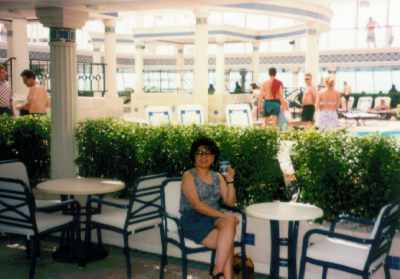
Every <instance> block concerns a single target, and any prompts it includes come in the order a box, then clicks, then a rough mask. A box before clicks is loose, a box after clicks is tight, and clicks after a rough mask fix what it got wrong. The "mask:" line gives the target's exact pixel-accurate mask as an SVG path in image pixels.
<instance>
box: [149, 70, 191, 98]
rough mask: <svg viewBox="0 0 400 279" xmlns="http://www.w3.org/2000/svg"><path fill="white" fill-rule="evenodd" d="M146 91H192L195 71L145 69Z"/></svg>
mask: <svg viewBox="0 0 400 279" xmlns="http://www.w3.org/2000/svg"><path fill="white" fill-rule="evenodd" d="M143 75H144V92H145V93H174V92H177V93H190V92H192V89H193V71H192V70H184V71H176V70H145V71H144V72H143Z"/></svg>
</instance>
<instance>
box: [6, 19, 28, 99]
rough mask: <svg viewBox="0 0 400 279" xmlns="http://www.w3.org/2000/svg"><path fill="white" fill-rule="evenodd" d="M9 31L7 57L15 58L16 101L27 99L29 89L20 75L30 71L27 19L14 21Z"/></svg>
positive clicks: (13, 74) (13, 80)
mask: <svg viewBox="0 0 400 279" xmlns="http://www.w3.org/2000/svg"><path fill="white" fill-rule="evenodd" d="M7 27H8V29H7V40H8V44H7V48H8V49H7V56H8V57H15V60H14V61H13V69H12V84H13V96H14V100H15V101H18V100H20V101H22V100H25V99H26V96H27V93H28V89H27V87H26V86H25V84H24V83H23V82H22V79H21V77H20V74H21V72H22V71H23V70H25V69H29V49H28V34H27V21H26V19H13V20H12V21H11V23H9V24H8V26H7Z"/></svg>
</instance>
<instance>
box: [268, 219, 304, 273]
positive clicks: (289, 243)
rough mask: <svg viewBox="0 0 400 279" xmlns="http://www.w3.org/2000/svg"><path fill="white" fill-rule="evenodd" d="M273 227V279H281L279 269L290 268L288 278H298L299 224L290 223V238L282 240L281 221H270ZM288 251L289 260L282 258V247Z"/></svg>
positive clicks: (271, 271) (271, 270)
mask: <svg viewBox="0 0 400 279" xmlns="http://www.w3.org/2000/svg"><path fill="white" fill-rule="evenodd" d="M270 225H271V267H270V275H271V278H272V279H279V267H281V266H284V267H287V268H288V278H289V279H296V278H297V263H296V258H297V257H296V256H297V238H298V234H299V222H298V221H289V228H288V237H287V238H281V237H280V234H279V221H270ZM282 246H286V247H287V249H288V257H287V259H284V258H281V257H280V251H281V247H282Z"/></svg>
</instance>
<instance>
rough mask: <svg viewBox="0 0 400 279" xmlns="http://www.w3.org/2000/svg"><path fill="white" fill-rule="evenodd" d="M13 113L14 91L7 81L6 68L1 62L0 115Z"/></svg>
mask: <svg viewBox="0 0 400 279" xmlns="http://www.w3.org/2000/svg"><path fill="white" fill-rule="evenodd" d="M2 114H7V115H12V91H11V87H10V85H9V84H8V82H7V71H6V68H5V67H4V66H3V65H2V64H0V115H2Z"/></svg>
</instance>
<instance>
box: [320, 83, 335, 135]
mask: <svg viewBox="0 0 400 279" xmlns="http://www.w3.org/2000/svg"><path fill="white" fill-rule="evenodd" d="M324 83H325V88H324V89H322V90H321V91H320V92H319V93H318V95H317V100H316V103H315V106H316V109H317V112H318V117H317V123H316V124H317V127H318V128H319V129H320V130H322V131H326V130H333V129H336V128H338V127H339V120H338V114H337V109H338V108H339V106H340V94H339V92H338V91H336V90H335V80H334V78H333V77H331V76H329V77H327V78H325V79H324Z"/></svg>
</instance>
